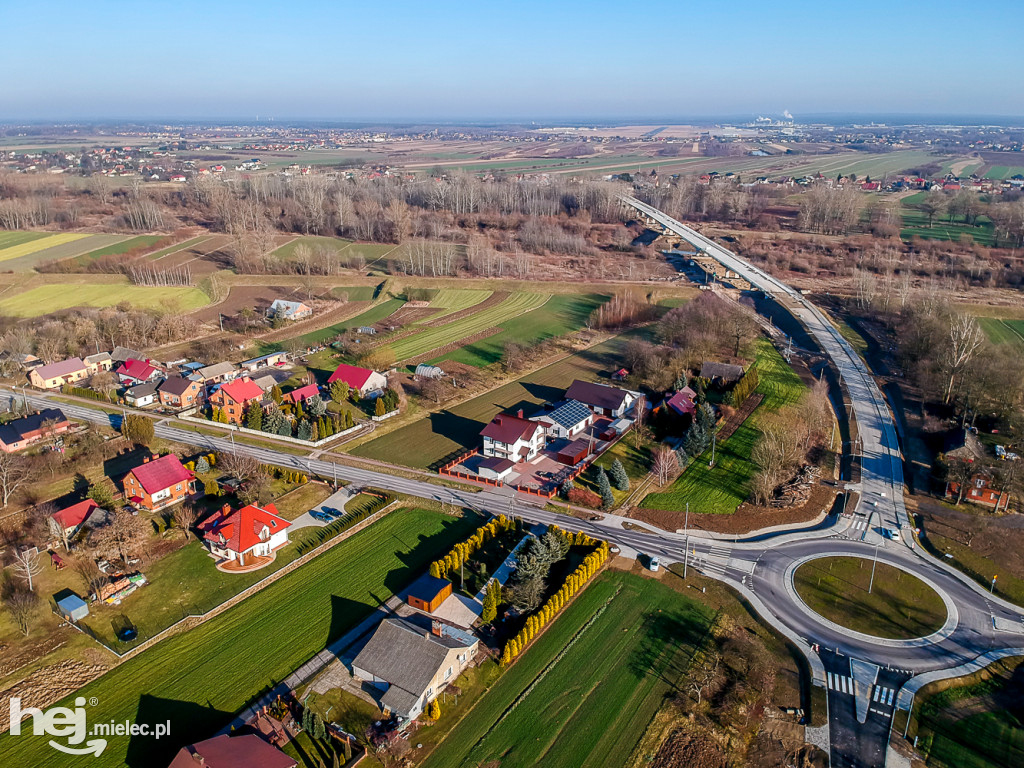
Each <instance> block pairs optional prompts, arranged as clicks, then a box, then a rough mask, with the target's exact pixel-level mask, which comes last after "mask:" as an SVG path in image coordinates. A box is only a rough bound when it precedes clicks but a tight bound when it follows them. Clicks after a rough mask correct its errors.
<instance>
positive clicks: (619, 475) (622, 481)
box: [611, 459, 629, 491]
mask: <svg viewBox="0 0 1024 768" xmlns="http://www.w3.org/2000/svg"><path fill="white" fill-rule="evenodd" d="M611 475H612V483H613V484H614V485H615V487H616V488H618V489H619V490H620V491H628V490H629V475H627V474H626V468H625V467H624V466H622V462H621V461H619V460H618V459H616V460H615V461H613V462H612V469H611Z"/></svg>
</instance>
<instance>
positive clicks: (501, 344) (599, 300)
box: [431, 294, 608, 366]
mask: <svg viewBox="0 0 1024 768" xmlns="http://www.w3.org/2000/svg"><path fill="white" fill-rule="evenodd" d="M607 300H608V297H607V296H601V295H597V294H583V295H572V294H565V295H557V296H552V297H551V298H550V299H548V300H547V301H546V302H545V303H544V305H543V306H541V307H538V308H537V309H534V310H531V311H529V312H526V313H525V314H522V315H519V316H518V317H514V318H512V319H511V320H507V321H505V322H503V323H501V333H497V334H495V335H494V336H488V337H487V338H485V339H481V340H480V341H477V342H474V343H472V344H467V345H466V346H464V347H462V348H461V349H457V350H455V351H454V352H451V353H449V354H447V355H444V356H443V357H440V358H438V359H437V360H433V361H431V363H432V364H434V365H440V364H441V361H442V360H454V361H456V362H459V363H466V364H468V365H475V366H484V365H490V364H491V363H497V362H499V361H500V360H501V358H502V355H503V354H504V351H505V344H507V343H508V342H518V343H519V344H528V345H534V344H539V343H541V342H543V341H546V340H547V339H552V338H556V337H558V336H564V335H565V334H567V333H572V332H573V331H578V330H579V329H580V328H582V327H583V326H584V325H586V323H587V320H588V319H589V318H590V313H591V312H593V311H594V310H595V309H596V308H597V307H599V306H600V305H601V304H603V303H604V302H605V301H607Z"/></svg>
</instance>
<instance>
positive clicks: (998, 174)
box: [985, 165, 1024, 179]
mask: <svg viewBox="0 0 1024 768" xmlns="http://www.w3.org/2000/svg"><path fill="white" fill-rule="evenodd" d="M1017 175H1024V167H1021V166H1013V165H993V166H992V167H991V168H989V169H988V171H987V172H986V173H985V178H986V179H1010V178H1013V177H1014V176H1017Z"/></svg>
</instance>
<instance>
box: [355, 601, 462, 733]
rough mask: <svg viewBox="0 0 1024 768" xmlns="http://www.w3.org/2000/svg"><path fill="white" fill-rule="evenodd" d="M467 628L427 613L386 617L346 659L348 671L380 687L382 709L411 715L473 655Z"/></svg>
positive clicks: (454, 676) (457, 674) (419, 710)
mask: <svg viewBox="0 0 1024 768" xmlns="http://www.w3.org/2000/svg"><path fill="white" fill-rule="evenodd" d="M478 647H479V641H478V640H477V638H476V637H474V636H473V635H472V634H470V633H469V632H467V631H465V630H462V629H459V628H457V627H453V626H451V625H449V624H446V623H445V622H443V621H440V620H438V619H431V618H429V617H427V616H410V617H408V618H397V617H395V618H386V619H384V620H383V621H382V622H381V623H380V624H379V625H378V626H377V629H376V631H374V633H373V636H372V637H371V638H370V640H369V641H368V642H367V643H366V645H365V646H364V647H363V649H362V650H361V651H360V652H359V653H358V655H357V656H356V657H355V659H353V660H352V674H353V676H354V677H355V678H357V679H358V680H363V681H365V682H367V683H369V684H370V685H372V686H373V687H375V688H376V689H377V690H379V691H381V692H382V694H381V697H380V707H381V710H383V711H384V712H385V713H387V714H392V715H397V716H398V717H400V718H402V719H405V720H414V719H416V717H418V716H419V715H420V714H422V713H423V711H424V710H425V709H426V707H427V705H428V704H429V703H430V702H431V701H433V700H434V699H435V698H437V696H438V694H439V693H440V692H441V691H442V690H444V688H445V687H446V686H447V685H449V684H451V683H452V682H453V681H454V680H455V679H456V678H457V677H458V676H459V675H460V674H462V671H463V670H464V669H466V668H467V667H468V666H470V665H471V664H472V663H473V660H474V659H475V658H476V654H477V649H478Z"/></svg>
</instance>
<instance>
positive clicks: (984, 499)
mask: <svg viewBox="0 0 1024 768" xmlns="http://www.w3.org/2000/svg"><path fill="white" fill-rule="evenodd" d="M959 496H960V483H956V482H947V483H946V498H947V499H956V498H958V497H959ZM1004 498H1005V497H1004V496H1003V494H1002V492H1001V491H1000V490H998V489H997V488H995V487H994V478H993V476H992V474H991V473H990V472H988V471H987V470H984V469H982V470H979V471H977V472H975V473H974V474H973V475H971V480H970V482H969V483H968V484H967V487H966V488H965V489H964V500H965V501H973V502H974V503H976V504H985V505H986V506H990V507H995V506H996V505H997V504H999V503H1001V502H1002V501H1003V500H1004Z"/></svg>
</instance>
